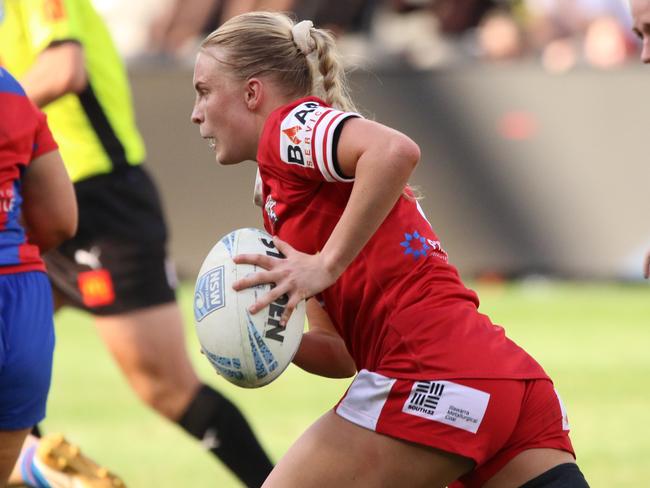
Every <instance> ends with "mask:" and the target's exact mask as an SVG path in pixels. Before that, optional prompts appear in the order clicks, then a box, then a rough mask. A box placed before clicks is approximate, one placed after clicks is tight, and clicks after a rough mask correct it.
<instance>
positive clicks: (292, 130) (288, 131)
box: [282, 125, 302, 144]
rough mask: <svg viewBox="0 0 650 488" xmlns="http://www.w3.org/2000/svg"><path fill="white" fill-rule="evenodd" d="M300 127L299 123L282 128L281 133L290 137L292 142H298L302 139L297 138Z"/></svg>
mask: <svg viewBox="0 0 650 488" xmlns="http://www.w3.org/2000/svg"><path fill="white" fill-rule="evenodd" d="M300 129H301V127H300V126H299V125H294V126H293V127H289V128H288V129H284V130H283V131H282V133H283V134H284V135H286V136H287V137H288V138H289V139H291V142H293V143H294V144H300V143H301V142H302V140H301V139H299V138H298V132H299V131H300Z"/></svg>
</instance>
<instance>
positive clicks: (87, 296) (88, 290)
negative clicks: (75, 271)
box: [77, 269, 115, 307]
mask: <svg viewBox="0 0 650 488" xmlns="http://www.w3.org/2000/svg"><path fill="white" fill-rule="evenodd" d="M77 284H78V286H79V291H80V292H81V299H82V300H83V303H84V305H85V306H86V307H103V306H106V305H110V304H111V303H113V302H114V301H115V291H114V289H113V279H112V278H111V274H110V273H109V271H108V270H107V269H93V270H91V271H83V272H81V273H79V275H78V276H77Z"/></svg>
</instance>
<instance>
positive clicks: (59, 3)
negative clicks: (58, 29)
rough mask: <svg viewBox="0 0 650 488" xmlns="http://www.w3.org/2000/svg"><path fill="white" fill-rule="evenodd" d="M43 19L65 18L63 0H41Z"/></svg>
mask: <svg viewBox="0 0 650 488" xmlns="http://www.w3.org/2000/svg"><path fill="white" fill-rule="evenodd" d="M43 12H44V14H45V19H47V20H50V21H56V20H62V19H65V16H66V15H65V2H64V0H43Z"/></svg>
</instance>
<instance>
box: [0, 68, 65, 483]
mask: <svg viewBox="0 0 650 488" xmlns="http://www.w3.org/2000/svg"><path fill="white" fill-rule="evenodd" d="M0 175H2V176H0V487H4V486H5V484H6V482H7V479H8V477H9V473H10V472H11V469H12V468H13V466H14V463H15V462H16V458H17V457H18V453H19V452H20V448H21V446H22V444H23V441H24V439H25V437H26V435H27V433H28V432H29V430H30V429H31V428H32V426H33V425H36V424H37V423H38V422H40V421H41V420H42V419H43V417H44V416H45V404H46V400H47V393H48V391H49V388H50V377H51V373H52V351H53V349H54V324H53V323H52V314H53V304H52V292H51V289H50V285H49V282H48V279H47V275H46V274H45V265H44V264H43V261H42V260H41V257H40V253H41V252H42V251H46V250H48V249H51V248H52V247H54V246H57V245H58V244H60V243H61V242H62V241H63V240H65V239H68V238H70V237H72V236H73V235H74V232H75V229H76V225H77V204H76V201H75V197H74V190H73V188H72V182H71V181H70V179H69V178H68V175H67V173H66V171H65V166H64V165H63V161H62V160H61V155H60V154H59V151H58V149H57V145H56V143H55V142H54V139H53V138H52V134H51V133H50V131H49V129H48V127H47V123H46V121H45V115H44V114H43V113H42V112H40V111H39V110H38V109H37V108H36V107H35V106H34V105H33V104H32V103H31V102H30V101H29V99H28V98H27V96H26V95H25V92H24V90H23V89H22V87H21V86H20V85H19V84H18V82H17V81H16V80H15V79H14V78H13V77H12V76H11V75H10V74H9V73H8V72H7V71H6V70H5V69H3V68H1V67H0Z"/></svg>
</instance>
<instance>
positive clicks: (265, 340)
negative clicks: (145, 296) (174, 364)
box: [194, 228, 305, 388]
mask: <svg viewBox="0 0 650 488" xmlns="http://www.w3.org/2000/svg"><path fill="white" fill-rule="evenodd" d="M238 254H266V255H268V256H273V257H278V258H282V257H284V256H282V253H280V252H279V251H278V249H277V248H276V247H275V245H274V244H273V239H272V238H271V236H270V235H269V234H268V233H266V232H264V231H263V230H259V229H250V228H246V229H238V230H235V231H233V232H231V233H230V234H228V235H226V236H225V237H223V238H222V239H221V240H219V242H217V244H216V245H215V246H214V247H213V248H212V249H211V250H210V252H209V253H208V255H207V257H206V258H205V260H204V261H203V265H202V266H201V270H200V271H199V275H198V278H197V280H196V286H195V288H194V319H195V325H196V333H197V335H198V339H199V343H200V344H201V352H202V353H203V354H204V355H205V357H206V358H207V359H208V360H209V361H210V364H212V366H213V367H214V369H215V370H216V371H217V373H219V374H220V375H221V376H223V377H224V378H225V379H227V380H228V381H230V382H231V383H234V384H235V385H238V386H242V387H245V388H257V387H260V386H264V385H266V384H268V383H270V382H271V381H273V380H274V379H275V378H277V377H278V376H279V375H280V374H281V373H282V372H283V371H284V370H285V369H286V367H287V366H288V365H289V363H291V360H292V359H293V356H294V355H295V354H296V351H297V350H298V346H299V345H300V340H301V339H302V333H303V330H304V324H305V303H304V301H302V302H300V304H299V305H298V306H297V307H296V309H295V310H294V311H293V313H292V314H291V318H290V319H289V323H288V324H287V326H286V327H281V326H280V317H281V316H282V313H283V312H284V308H285V305H286V303H287V300H288V297H287V296H286V295H283V296H282V297H280V298H279V299H277V300H276V301H275V302H273V303H271V304H270V305H268V306H267V307H265V308H264V309H263V310H260V311H259V312H257V313H256V314H255V315H252V314H251V313H250V312H249V311H248V308H249V307H250V306H251V305H253V303H255V302H256V301H257V298H258V297H261V296H262V295H264V294H266V293H267V292H268V291H269V290H270V289H271V287H272V286H273V285H272V284H264V285H258V286H255V287H252V288H247V289H245V290H241V291H235V290H233V288H232V285H233V283H234V282H235V281H237V280H238V279H240V278H243V277H244V276H246V275H249V274H251V273H255V272H257V271H262V268H260V267H258V266H254V265H249V264H235V263H234V262H233V257H234V256H237V255H238Z"/></svg>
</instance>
